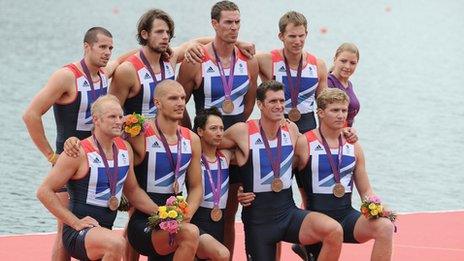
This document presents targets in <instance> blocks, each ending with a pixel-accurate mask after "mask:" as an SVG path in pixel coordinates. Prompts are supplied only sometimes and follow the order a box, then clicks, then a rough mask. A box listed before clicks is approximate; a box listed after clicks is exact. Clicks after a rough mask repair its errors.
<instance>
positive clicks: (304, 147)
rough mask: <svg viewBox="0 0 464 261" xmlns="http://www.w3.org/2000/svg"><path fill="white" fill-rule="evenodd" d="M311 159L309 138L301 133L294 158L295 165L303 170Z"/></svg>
mask: <svg viewBox="0 0 464 261" xmlns="http://www.w3.org/2000/svg"><path fill="white" fill-rule="evenodd" d="M308 159H309V148H308V140H307V139H306V136H305V135H300V136H299V137H298V139H297V141H296V146H295V157H294V158H293V166H294V167H297V168H298V170H299V171H301V170H303V169H304V167H305V166H306V164H307V163H308Z"/></svg>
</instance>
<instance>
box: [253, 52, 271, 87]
mask: <svg viewBox="0 0 464 261" xmlns="http://www.w3.org/2000/svg"><path fill="white" fill-rule="evenodd" d="M256 58H257V59H258V66H259V78H260V79H261V81H262V82H268V81H270V80H272V76H273V75H272V56H271V54H270V53H258V54H257V55H256Z"/></svg>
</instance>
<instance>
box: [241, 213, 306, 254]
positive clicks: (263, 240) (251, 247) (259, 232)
mask: <svg viewBox="0 0 464 261" xmlns="http://www.w3.org/2000/svg"><path fill="white" fill-rule="evenodd" d="M308 214H309V211H307V210H302V209H299V208H297V207H296V206H294V207H292V208H290V209H288V210H285V211H284V212H283V213H279V214H278V215H276V216H275V217H276V218H272V217H269V221H268V222H265V223H261V224H258V223H253V222H247V220H246V218H245V216H243V213H242V219H243V223H244V228H245V246H246V252H247V256H249V257H251V259H252V260H274V259H275V254H276V244H277V243H278V242H280V241H286V242H290V243H300V240H299V234H300V228H301V224H302V223H303V220H304V219H305V217H306V216H307V215H308Z"/></svg>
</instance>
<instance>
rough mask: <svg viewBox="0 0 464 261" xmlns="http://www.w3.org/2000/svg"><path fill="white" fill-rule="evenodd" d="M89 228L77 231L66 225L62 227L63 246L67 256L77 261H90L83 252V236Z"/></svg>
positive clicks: (85, 252) (84, 251)
mask: <svg viewBox="0 0 464 261" xmlns="http://www.w3.org/2000/svg"><path fill="white" fill-rule="evenodd" d="M90 229H91V228H90V227H88V228H84V229H82V230H81V231H77V230H75V229H73V228H72V227H70V226H68V225H63V234H62V239H63V246H64V248H65V249H66V251H67V252H68V254H69V255H70V256H72V257H74V258H76V259H79V260H90V259H89V258H88V257H87V251H86V250H85V236H86V235H87V232H89V231H90Z"/></svg>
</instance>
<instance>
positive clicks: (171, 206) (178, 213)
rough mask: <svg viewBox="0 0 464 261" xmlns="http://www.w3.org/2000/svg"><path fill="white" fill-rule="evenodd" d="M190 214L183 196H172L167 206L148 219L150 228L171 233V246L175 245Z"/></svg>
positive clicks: (160, 208) (161, 207) (167, 201)
mask: <svg viewBox="0 0 464 261" xmlns="http://www.w3.org/2000/svg"><path fill="white" fill-rule="evenodd" d="M187 214H188V204H187V202H186V201H185V199H184V197H183V196H176V197H175V196H171V197H169V198H168V199H167V200H166V205H165V206H160V207H159V208H158V213H155V214H153V215H151V216H150V217H149V218H148V227H149V228H150V229H154V230H160V229H161V230H164V231H167V232H168V233H169V245H170V246H172V245H173V244H174V236H175V234H176V233H177V232H178V231H179V229H180V225H181V222H182V221H183V220H184V217H185V215H187Z"/></svg>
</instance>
